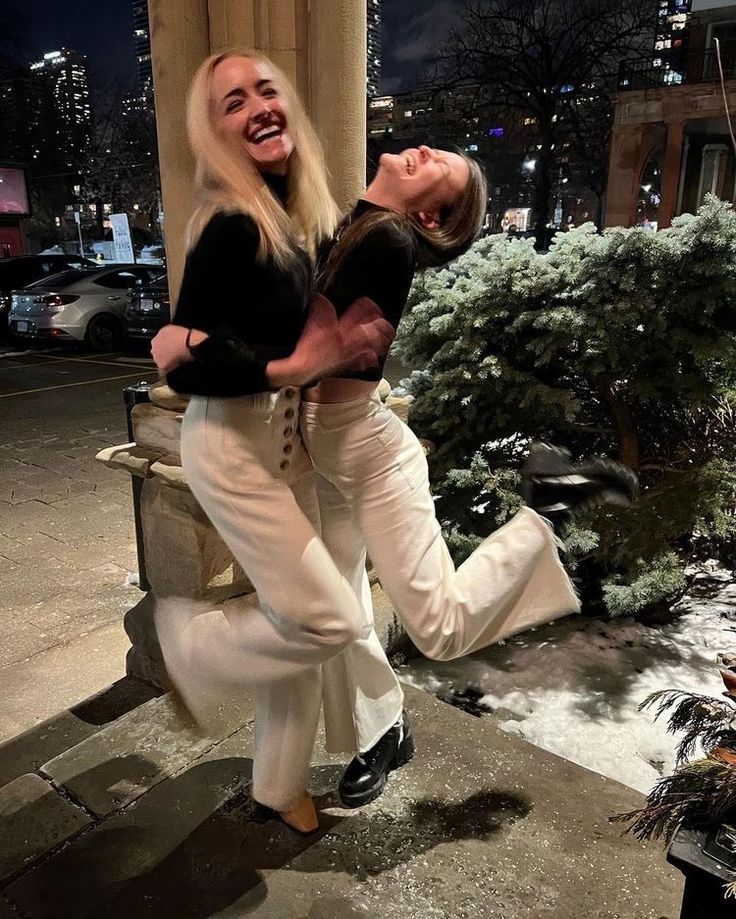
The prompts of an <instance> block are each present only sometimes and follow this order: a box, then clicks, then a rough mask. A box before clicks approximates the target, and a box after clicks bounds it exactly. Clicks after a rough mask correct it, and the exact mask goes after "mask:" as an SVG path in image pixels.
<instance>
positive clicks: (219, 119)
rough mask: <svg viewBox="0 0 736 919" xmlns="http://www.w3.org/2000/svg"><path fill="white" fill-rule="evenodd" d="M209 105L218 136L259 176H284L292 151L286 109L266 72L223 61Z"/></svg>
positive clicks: (247, 61)
mask: <svg viewBox="0 0 736 919" xmlns="http://www.w3.org/2000/svg"><path fill="white" fill-rule="evenodd" d="M210 105H211V111H212V116H213V120H214V123H215V127H216V129H217V131H218V132H219V133H220V134H222V136H223V137H224V138H226V139H227V141H228V142H229V143H230V144H232V145H233V146H235V147H236V148H237V149H240V150H242V151H243V152H244V153H246V154H247V155H248V156H249V157H250V158H251V159H252V160H253V162H254V163H255V165H256V168H257V169H259V170H260V171H261V172H275V173H279V174H282V175H283V174H285V173H286V164H287V161H288V159H289V156H290V155H291V152H292V151H293V149H294V141H293V140H292V138H291V135H290V133H289V121H288V114H289V112H288V105H287V102H286V100H285V99H284V97H283V96H282V95H281V93H280V91H279V88H278V86H277V84H276V82H275V77H274V74H273V72H272V71H271V69H270V68H269V67H268V65H267V64H265V63H264V62H262V61H259V60H256V59H254V58H248V57H235V56H233V57H227V58H225V59H224V60H223V61H221V62H220V63H219V64H218V65H217V66H216V67H215V69H214V71H213V72H212V78H211V81H210Z"/></svg>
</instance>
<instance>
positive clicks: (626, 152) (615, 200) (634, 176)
mask: <svg viewBox="0 0 736 919" xmlns="http://www.w3.org/2000/svg"><path fill="white" fill-rule="evenodd" d="M641 134H642V132H641V125H629V124H617V125H615V126H614V129H613V136H612V137H611V157H610V162H609V167H608V183H607V186H606V219H605V225H606V226H607V227H630V226H631V225H632V224H633V222H634V210H635V207H636V200H637V193H638V183H639V168H640V167H639V163H640V160H641V140H642V137H641Z"/></svg>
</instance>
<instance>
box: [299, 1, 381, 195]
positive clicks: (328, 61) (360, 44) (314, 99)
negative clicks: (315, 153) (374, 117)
mask: <svg viewBox="0 0 736 919" xmlns="http://www.w3.org/2000/svg"><path fill="white" fill-rule="evenodd" d="M366 15H367V13H366V0H312V5H311V22H310V34H309V74H310V110H311V113H312V120H313V122H314V126H315V128H316V129H317V134H318V135H319V137H320V139H321V141H322V143H323V145H324V148H325V154H326V157H327V168H328V169H329V171H330V174H331V176H332V182H331V184H332V193H333V194H334V196H335V199H336V200H337V203H338V204H339V205H340V206H341V207H345V206H346V205H348V204H349V203H350V202H351V201H352V200H353V199H354V198H355V197H356V195H358V194H359V193H360V192H361V191H362V190H363V188H364V187H365V132H366V116H365V103H366V63H365V61H366Z"/></svg>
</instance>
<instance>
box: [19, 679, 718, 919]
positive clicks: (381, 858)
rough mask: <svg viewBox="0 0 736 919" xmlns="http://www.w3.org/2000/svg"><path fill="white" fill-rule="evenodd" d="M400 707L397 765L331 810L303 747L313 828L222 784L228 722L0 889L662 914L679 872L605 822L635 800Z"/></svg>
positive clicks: (422, 709) (189, 908) (77, 907)
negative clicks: (411, 752) (188, 757)
mask: <svg viewBox="0 0 736 919" xmlns="http://www.w3.org/2000/svg"><path fill="white" fill-rule="evenodd" d="M407 702H408V708H409V710H410V711H411V712H412V718H413V723H414V728H415V735H416V739H417V753H416V756H415V759H414V761H413V762H412V763H411V764H410V765H409V766H407V767H406V768H403V769H401V770H398V771H397V772H395V773H394V774H393V775H392V777H391V780H390V782H389V785H388V787H387V790H386V791H385V793H384V794H383V795H382V796H381V797H380V798H379V799H378V800H377V801H375V802H374V803H373V804H371V805H369V806H368V807H365V808H362V809H361V810H359V811H346V810H344V809H342V808H339V807H337V806H336V803H337V802H336V798H335V787H336V784H337V781H338V779H339V775H340V771H341V770H340V765H339V759H336V758H334V757H325V756H323V755H322V754H321V752H320V751H319V749H318V751H317V754H316V757H317V762H318V764H319V765H317V766H316V767H315V768H314V769H313V770H312V775H311V779H310V787H311V789H312V792H313V794H315V795H316V796H317V803H318V806H319V809H320V811H321V816H320V820H321V829H320V831H319V832H318V833H316V834H314V835H313V836H310V837H308V838H304V837H300V836H298V835H297V834H295V833H293V832H291V831H290V830H289V829H288V828H286V827H285V826H284V825H283V824H281V823H280V822H279V821H276V820H268V821H266V822H263V821H262V819H259V818H258V815H257V814H256V812H255V811H254V808H253V806H252V804H251V803H250V802H249V801H248V800H247V796H246V795H245V793H244V792H238V788H241V789H242V785H243V783H244V782H247V770H248V763H247V759H243V758H242V755H239V752H240V750H241V749H242V750H244V751H247V750H248V749H250V745H251V744H252V733H251V729H250V728H245V729H243V730H242V731H241V732H239V733H238V734H236V735H235V736H233V737H231V738H228V739H227V740H226V741H224V742H223V743H222V744H220V745H219V746H218V747H217V748H215V749H214V750H212V751H211V752H210V753H208V754H207V755H206V756H205V757H203V758H201V759H200V760H198V761H197V762H195V763H193V764H192V765H191V766H190V767H189V768H188V769H186V770H185V771H184V772H183V773H181V774H180V775H178V776H176V777H175V778H174V779H173V780H169V781H167V782H165V783H163V784H161V785H159V786H158V787H156V788H155V789H153V791H151V792H150V793H149V794H148V795H146V796H145V797H143V798H141V799H140V800H139V801H138V802H137V803H136V804H134V805H133V806H131V807H129V808H127V809H126V810H125V811H124V812H123V813H122V814H120V815H116V816H114V817H112V818H110V819H108V820H106V821H105V822H104V823H102V824H101V825H100V826H98V827H96V828H95V829H93V830H91V831H89V832H88V833H86V834H84V835H83V836H81V837H79V838H78V839H75V840H73V841H72V842H71V843H70V844H69V846H67V847H66V848H65V849H64V850H62V851H60V852H58V853H56V854H55V855H54V856H53V857H52V858H51V859H49V860H48V861H47V862H45V863H44V864H42V865H39V866H38V867H37V868H34V869H33V870H31V871H30V872H28V874H27V875H25V876H24V877H23V878H21V879H19V880H17V881H16V882H14V883H13V884H12V885H11V886H10V887H9V888H8V890H7V894H8V896H9V897H10V898H11V899H12V900H13V902H16V903H17V904H18V905H19V907H20V908H21V909H22V911H23V913H24V914H25V915H26V916H27V917H28V919H52V917H53V919H60V917H63V919H66V917H69V919H87V917H97V916H103V915H104V916H105V917H106V919H123V917H125V919H130V917H135V919H139V917H141V919H147V917H152V919H153V917H155V919H205V917H210V916H215V915H217V916H218V917H223V919H225V917H228V919H242V917H243V916H255V917H257V919H357V917H374V916H380V917H381V919H460V917H472V919H676V917H677V915H678V914H679V898H680V893H681V890H682V880H681V876H680V875H679V873H678V872H676V871H674V869H671V868H670V867H668V866H667V865H666V863H665V860H664V855H663V853H662V852H661V850H660V848H659V847H658V846H644V845H642V844H641V843H639V842H638V841H637V840H634V839H630V838H628V837H622V836H621V831H620V827H618V826H616V825H611V824H610V823H609V821H608V817H609V815H610V814H612V813H616V812H619V811H621V810H623V809H626V808H628V807H632V806H635V805H636V804H638V803H639V802H640V801H641V797H640V796H639V795H637V794H636V793H634V792H632V791H631V790H630V789H627V788H624V787H623V786H621V785H619V784H617V783H616V782H611V781H609V780H607V779H604V778H603V777H601V776H598V775H595V774H593V773H590V772H588V771H587V770H585V769H581V768H580V767H578V766H575V765H574V764H572V763H568V762H566V761H564V760H561V759H559V758H558V757H555V756H552V755H551V754H548V753H545V752H544V751H541V750H538V749H536V748H534V747H532V746H531V745H530V744H527V743H525V742H524V741H521V740H520V739H518V738H514V737H509V736H508V735H505V734H503V733H502V732H500V731H499V730H498V729H497V727H496V725H495V723H494V722H493V721H492V720H491V719H478V718H472V717H471V716H469V715H466V714H465V713H463V712H460V711H459V710H457V709H455V708H452V707H451V706H448V705H445V704H443V703H441V702H438V701H437V700H436V699H434V698H431V697H429V696H427V695H425V694H423V693H419V692H417V691H416V690H412V689H407ZM54 910H56V912H54ZM714 919H715V917H714Z"/></svg>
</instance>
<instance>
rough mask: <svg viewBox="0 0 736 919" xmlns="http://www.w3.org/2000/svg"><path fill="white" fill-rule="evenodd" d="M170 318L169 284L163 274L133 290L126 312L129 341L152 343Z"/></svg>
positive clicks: (126, 330) (126, 332)
mask: <svg viewBox="0 0 736 919" xmlns="http://www.w3.org/2000/svg"><path fill="white" fill-rule="evenodd" d="M170 316H171V314H170V301H169V282H168V279H167V277H166V275H165V274H162V275H160V276H159V277H158V278H156V279H155V280H154V281H151V282H150V283H148V284H146V283H142V284H136V286H135V287H133V288H132V289H131V291H130V293H129V294H128V307H127V309H126V310H125V334H126V335H127V336H128V338H129V339H139V340H146V341H150V340H151V339H152V338H153V336H154V335H155V334H156V332H158V330H159V329H160V328H162V327H163V326H165V325H166V324H167V323H168V322H169V320H170Z"/></svg>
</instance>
